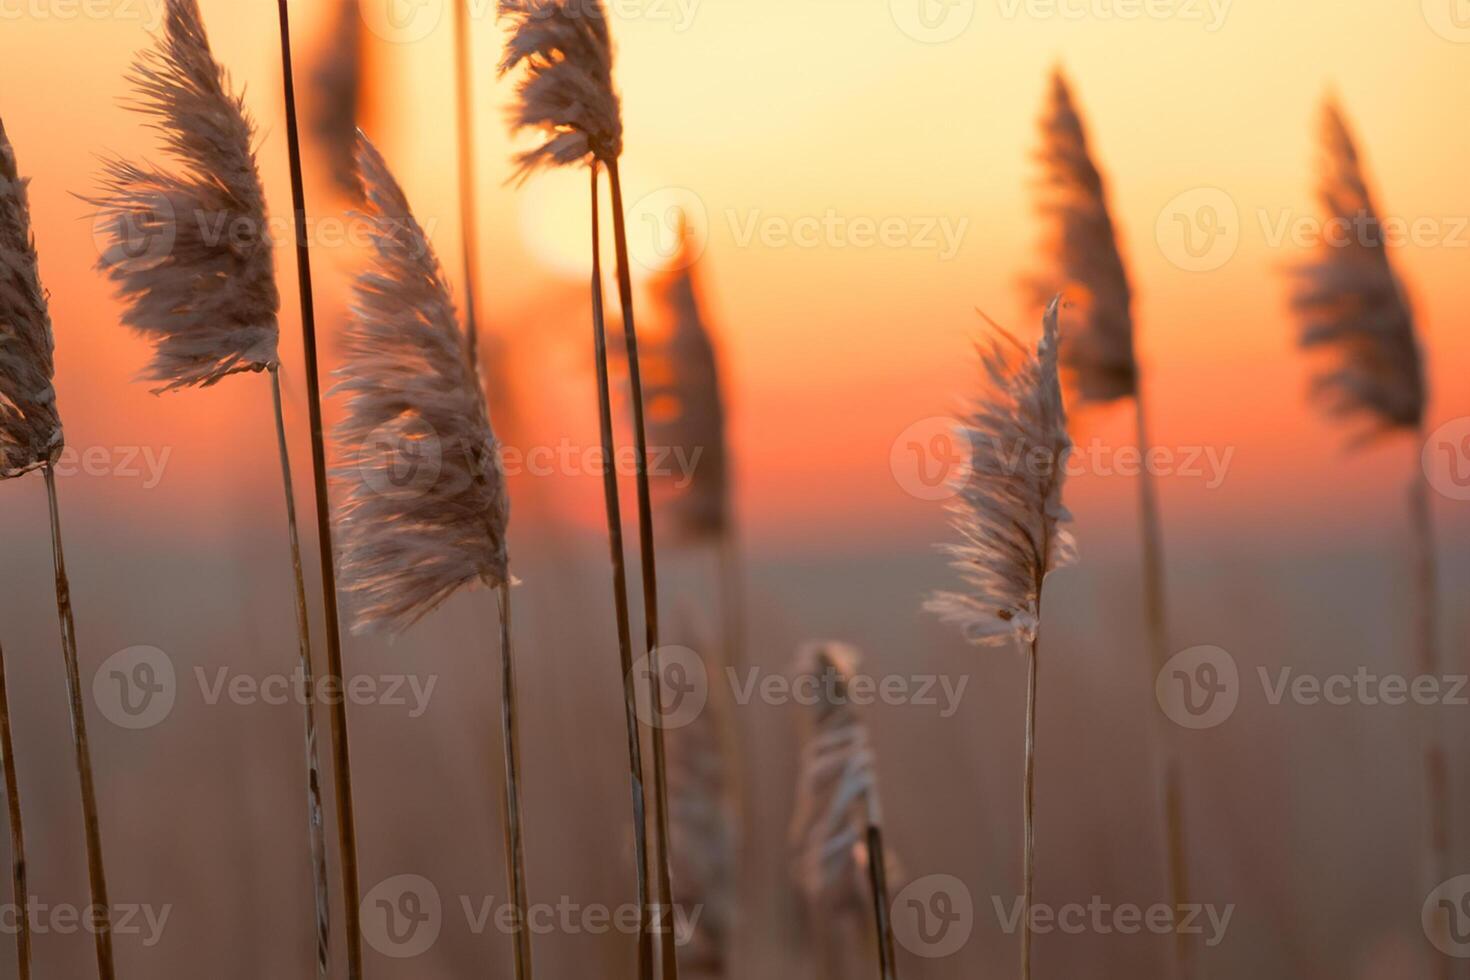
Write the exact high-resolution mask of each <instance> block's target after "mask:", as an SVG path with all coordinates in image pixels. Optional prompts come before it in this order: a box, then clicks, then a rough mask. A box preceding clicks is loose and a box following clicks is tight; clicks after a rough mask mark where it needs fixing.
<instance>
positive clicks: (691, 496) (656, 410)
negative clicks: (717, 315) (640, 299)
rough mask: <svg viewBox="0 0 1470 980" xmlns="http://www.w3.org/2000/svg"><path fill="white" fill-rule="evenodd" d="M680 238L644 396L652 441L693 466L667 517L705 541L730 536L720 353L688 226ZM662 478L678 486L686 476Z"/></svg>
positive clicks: (661, 295)
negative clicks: (665, 327) (662, 331)
mask: <svg viewBox="0 0 1470 980" xmlns="http://www.w3.org/2000/svg"><path fill="white" fill-rule="evenodd" d="M681 235H682V239H681V247H680V254H679V258H678V260H677V261H676V262H675V263H674V265H673V267H672V268H671V269H670V270H669V271H667V272H665V273H664V274H663V275H662V276H660V277H659V278H658V279H657V280H655V281H654V283H653V287H652V288H653V293H654V297H655V300H656V301H657V303H658V305H659V306H660V308H662V309H663V310H664V315H665V319H666V320H667V321H668V322H669V324H670V332H669V335H668V338H667V339H666V340H664V341H662V342H660V343H655V344H652V345H650V350H649V351H648V354H647V356H646V357H645V362H646V367H645V372H646V375H647V378H646V382H645V384H646V387H645V394H646V397H647V399H648V437H649V441H650V444H651V445H654V446H658V447H660V448H661V449H677V450H679V451H681V452H682V453H683V454H684V458H685V459H686V460H688V461H689V462H690V463H692V464H693V473H692V474H691V475H690V476H689V477H688V479H689V482H688V485H687V486H667V490H668V500H667V502H666V505H665V507H664V509H663V510H664V513H665V515H666V516H667V517H668V519H669V520H670V521H671V522H672V524H673V530H674V531H675V533H676V534H677V535H678V536H679V537H682V538H684V539H686V540H701V539H707V538H711V537H719V536H720V535H722V534H724V532H725V529H726V527H727V525H728V523H729V455H728V452H727V450H726V446H725V403H724V396H723V392H722V390H721V385H720V368H719V356H718V353H717V351H716V349H715V342H714V338H713V337H712V336H711V334H710V330H709V327H708V325H707V324H706V323H705V318H704V313H703V310H702V309H701V305H700V301H699V289H698V284H697V283H696V282H695V278H694V266H695V264H696V263H695V261H694V258H693V253H692V251H691V249H692V248H693V247H694V244H693V241H692V238H691V235H690V233H689V230H688V226H687V224H685V225H681ZM674 472H675V473H677V470H676V471H674ZM656 479H659V480H660V481H661V482H662V483H664V484H673V483H675V482H682V481H683V480H684V479H685V475H684V474H683V473H677V476H673V475H671V476H665V477H658V478H656Z"/></svg>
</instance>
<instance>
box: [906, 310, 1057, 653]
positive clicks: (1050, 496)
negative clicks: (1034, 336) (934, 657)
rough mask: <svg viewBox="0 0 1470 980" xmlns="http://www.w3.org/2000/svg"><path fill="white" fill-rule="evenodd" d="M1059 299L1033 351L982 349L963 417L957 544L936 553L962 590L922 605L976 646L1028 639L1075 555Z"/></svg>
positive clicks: (1008, 346)
mask: <svg viewBox="0 0 1470 980" xmlns="http://www.w3.org/2000/svg"><path fill="white" fill-rule="evenodd" d="M1060 305H1061V299H1060V297H1058V298H1056V299H1054V300H1052V304H1051V306H1050V307H1049V308H1048V309H1047V312H1046V318H1045V327H1044V331H1043V334H1042V338H1041V342H1040V344H1039V345H1038V347H1037V350H1036V354H1035V355H1034V356H1033V355H1031V354H1030V353H1029V352H1028V351H1026V350H1025V348H1023V347H1022V346H1021V345H1020V344H1019V343H1018V342H1016V341H1014V340H1012V339H1010V338H1009V337H1005V338H1003V339H992V340H991V343H990V347H989V349H982V351H981V362H982V365H983V367H984V371H985V374H986V377H987V382H988V383H987V385H986V389H985V391H984V393H983V394H982V395H981V396H980V398H979V399H978V400H977V401H976V403H975V404H974V406H973V407H972V408H971V410H970V412H969V414H968V416H967V417H966V418H965V419H964V421H963V423H962V430H963V431H964V433H965V434H966V436H967V437H968V439H969V447H970V467H971V468H970V478H969V480H968V481H967V482H966V484H965V486H964V488H963V489H962V490H961V492H960V494H959V496H958V497H957V498H956V501H955V503H954V505H953V506H952V511H953V515H954V517H953V522H952V523H953V526H954V528H955V530H956V531H957V532H958V533H959V536H960V543H958V544H952V545H946V546H945V547H944V551H945V552H946V553H947V554H949V555H950V556H951V557H952V558H954V567H955V568H956V569H957V570H958V571H959V573H960V577H961V579H962V580H963V581H964V583H965V585H966V586H967V588H966V590H965V591H964V592H962V593H961V592H941V593H939V594H937V595H936V596H934V597H933V598H932V599H931V600H930V601H929V602H928V603H927V604H926V606H925V608H926V609H928V610H929V611H930V612H934V613H937V614H938V615H939V616H941V617H942V618H943V619H944V620H945V621H947V622H951V623H954V624H956V625H958V626H960V627H961V628H962V629H963V630H964V632H965V636H966V638H967V639H969V640H970V641H971V642H972V643H975V644H977V645H981V646H997V645H1000V644H1003V643H1007V642H1009V641H1011V640H1012V639H1016V640H1019V641H1021V642H1030V641H1031V640H1033V639H1034V638H1035V637H1036V633H1037V631H1038V630H1039V629H1040V627H1041V591H1042V587H1043V585H1044V583H1045V581H1046V577H1047V575H1048V574H1050V573H1051V572H1052V571H1053V570H1055V569H1057V568H1060V567H1063V566H1065V565H1070V564H1072V563H1073V562H1074V561H1075V560H1076V549H1075V545H1074V543H1073V540H1072V536H1071V534H1070V533H1068V532H1067V531H1066V530H1065V529H1064V528H1062V527H1061V526H1060V525H1061V524H1062V523H1063V522H1066V521H1068V520H1070V519H1071V515H1069V514H1068V513H1067V510H1066V508H1065V507H1064V506H1063V504H1062V484H1063V482H1064V480H1065V476H1066V472H1065V466H1066V458H1067V454H1068V453H1069V452H1070V451H1071V449H1072V441H1071V439H1070V437H1068V435H1067V415H1066V411H1065V409H1064V408H1063V405H1062V388H1061V383H1060V380H1059V378H1058V372H1057V348H1058V329H1057V318H1058V314H1059V308H1060Z"/></svg>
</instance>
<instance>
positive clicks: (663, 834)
mask: <svg viewBox="0 0 1470 980" xmlns="http://www.w3.org/2000/svg"><path fill="white" fill-rule="evenodd" d="M607 174H608V180H609V182H610V183H611V184H612V206H613V233H614V240H615V242H616V245H617V254H618V295H619V298H620V299H621V300H622V307H623V336H624V339H625V341H626V343H627V348H628V388H629V392H630V400H631V401H632V403H633V442H634V448H635V450H636V452H637V463H636V466H637V470H636V473H637V483H638V545H639V552H640V557H641V564H642V568H643V616H644V635H645V636H646V638H647V643H646V646H647V651H648V686H649V694H650V698H651V704H652V706H653V717H654V718H655V719H658V723H656V724H654V725H652V726H651V727H652V729H653V732H652V736H653V782H654V837H655V840H656V841H657V844H658V869H657V872H658V887H659V895H660V899H661V901H662V903H663V905H664V909H665V912H666V913H667V914H668V915H670V916H672V914H673V910H674V883H673V874H672V872H671V871H670V869H669V866H670V861H669V781H668V766H667V761H666V753H665V750H664V730H663V724H662V719H663V713H664V696H663V672H662V670H661V669H660V667H659V631H658V625H659V624H658V563H657V556H656V554H655V551H654V542H653V493H652V491H651V489H650V487H649V482H648V430H647V426H646V425H645V424H644V411H643V409H644V405H643V372H642V369H641V368H640V366H639V362H638V329H637V327H636V326H635V324H634V319H633V270H632V269H631V267H630V265H629V259H628V229H627V221H626V216H625V215H624V212H623V186H622V180H621V178H620V177H619V174H618V162H617V160H616V159H614V160H611V161H609V162H608V164H607ZM659 948H660V955H661V960H662V967H663V972H662V976H663V978H664V980H678V976H679V957H678V950H677V948H676V943H675V936H674V932H673V929H672V928H668V927H667V926H666V927H665V928H661V929H660V930H659Z"/></svg>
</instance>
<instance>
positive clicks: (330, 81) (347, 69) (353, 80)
mask: <svg viewBox="0 0 1470 980" xmlns="http://www.w3.org/2000/svg"><path fill="white" fill-rule="evenodd" d="M358 3H359V0H336V3H335V6H334V9H333V11H332V27H331V30H330V32H329V33H328V36H327V41H326V46H325V48H324V49H323V50H322V52H321V55H320V60H318V61H317V64H316V68H315V70H314V71H313V72H312V82H313V88H314V90H315V91H314V96H315V97H314V98H313V100H312V117H311V119H312V129H313V130H314V131H315V133H316V138H317V141H318V142H319V143H321V146H322V149H323V151H324V152H325V154H326V157H327V166H328V169H329V170H330V171H331V175H332V179H333V180H335V181H336V182H337V183H338V184H339V185H340V186H341V187H342V188H343V189H344V190H347V191H355V190H357V161H356V158H355V154H356V150H357V127H358V126H359V125H366V123H364V122H363V121H362V118H361V102H362V96H363V64H362V63H363V25H362V11H360V10H359V9H358Z"/></svg>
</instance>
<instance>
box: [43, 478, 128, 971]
mask: <svg viewBox="0 0 1470 980" xmlns="http://www.w3.org/2000/svg"><path fill="white" fill-rule="evenodd" d="M42 470H43V472H44V473H45V474H46V497H47V500H48V502H49V504H50V510H51V553H52V556H53V557H54V559H55V563H56V615H57V619H58V621H59V623H60V625H61V653H62V656H63V657H64V658H65V661H66V689H67V694H68V695H69V696H70V698H71V728H72V738H73V740H74V741H75V743H76V754H77V775H78V777H79V778H80V779H81V784H82V820H83V823H84V830H85V833H86V841H87V877H88V880H89V882H90V884H91V890H92V914H93V915H94V916H95V917H96V919H95V924H96V927H97V928H96V932H95V933H94V939H95V944H96V947H97V976H98V977H99V978H100V980H113V978H114V977H115V976H116V970H117V968H116V966H115V965H114V963H113V957H112V905H111V903H109V902H108V899H107V872H106V869H105V868H104V867H103V862H102V826H101V820H100V818H99V817H98V814H97V785H96V781H95V780H94V779H93V776H92V749H91V745H90V743H89V742H88V741H87V710H86V703H85V701H84V699H83V697H82V672H81V667H80V665H79V663H78V661H77V626H76V619H75V617H74V616H73V615H72V606H71V583H70V582H69V581H68V580H67V577H66V554H65V551H64V550H63V548H62V545H61V507H60V504H59V503H58V502H57V497H56V470H55V467H54V465H53V464H52V463H47V464H46V465H45V466H44V467H42Z"/></svg>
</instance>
